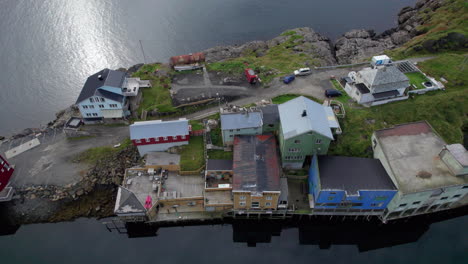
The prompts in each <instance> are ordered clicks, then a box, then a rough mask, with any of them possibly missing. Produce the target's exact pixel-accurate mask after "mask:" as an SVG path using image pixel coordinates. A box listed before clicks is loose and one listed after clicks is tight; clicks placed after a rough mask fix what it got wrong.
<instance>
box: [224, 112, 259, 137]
mask: <svg viewBox="0 0 468 264" xmlns="http://www.w3.org/2000/svg"><path fill="white" fill-rule="evenodd" d="M262 127H263V120H262V112H260V111H250V110H247V111H242V112H228V113H222V114H221V133H222V137H223V144H224V145H232V144H233V142H234V136H236V135H260V134H262Z"/></svg>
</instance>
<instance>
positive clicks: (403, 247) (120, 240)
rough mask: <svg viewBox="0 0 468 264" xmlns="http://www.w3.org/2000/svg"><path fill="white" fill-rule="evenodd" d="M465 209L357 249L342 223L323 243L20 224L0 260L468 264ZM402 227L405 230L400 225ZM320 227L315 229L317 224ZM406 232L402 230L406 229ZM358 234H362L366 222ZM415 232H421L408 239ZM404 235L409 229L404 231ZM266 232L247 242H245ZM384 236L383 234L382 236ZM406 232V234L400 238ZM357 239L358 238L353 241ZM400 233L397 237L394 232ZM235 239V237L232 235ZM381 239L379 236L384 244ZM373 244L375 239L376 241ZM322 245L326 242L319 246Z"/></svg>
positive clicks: (287, 234) (228, 232) (213, 232)
mask: <svg viewBox="0 0 468 264" xmlns="http://www.w3.org/2000/svg"><path fill="white" fill-rule="evenodd" d="M467 223H468V216H465V217H459V218H455V219H451V220H447V221H445V222H441V223H435V224H433V225H432V226H431V227H430V229H429V230H428V231H427V232H425V233H424V232H422V233H421V232H419V228H418V226H417V225H416V226H415V227H413V228H407V229H406V230H399V229H396V230H397V232H399V233H401V234H400V235H399V236H400V237H401V238H400V239H399V240H400V242H399V243H393V244H392V243H391V241H390V240H391V239H395V236H389V234H388V233H379V232H375V234H374V236H375V237H379V236H381V237H382V238H384V239H377V240H381V242H386V240H387V239H388V244H389V246H387V247H383V248H380V249H373V250H368V251H363V252H360V251H359V250H358V247H357V245H356V244H357V243H364V242H367V244H370V245H371V246H372V244H373V242H369V241H360V240H359V238H358V236H356V235H349V233H350V232H352V230H346V229H344V230H341V231H340V232H339V233H338V232H337V235H339V238H348V239H351V240H353V236H354V240H355V241H356V243H343V242H338V243H332V244H331V245H329V246H325V247H327V249H320V247H319V245H317V244H314V243H308V242H307V241H310V240H307V238H304V236H310V237H314V234H310V233H309V234H306V235H304V233H303V231H301V229H298V228H288V229H283V230H281V232H277V233H276V235H279V236H269V235H265V234H262V233H260V234H254V233H250V234H245V232H244V233H243V232H242V230H240V231H239V230H238V229H239V228H233V227H232V226H231V225H222V226H221V225H216V226H193V227H172V228H160V229H159V230H158V231H157V236H155V237H144V238H127V236H126V235H123V234H118V233H117V232H112V233H110V232H108V231H107V230H106V228H104V226H103V224H101V223H99V222H98V221H95V220H88V219H79V220H77V221H75V222H70V223H58V224H41V225H28V226H22V227H21V228H20V229H19V230H18V231H17V233H16V234H15V235H12V236H0V259H1V263H5V264H6V263H8V264H9V263H48V264H54V263H69V264H71V263H114V264H117V263H225V264H229V263H236V264H238V263H256V264H258V263H348V264H353V263H372V264H373V263H389V264H397V263H405V264H406V263H411V264H419V263H424V264H430V263H437V264H442V263H443V264H452V263H460V264H462V263H463V264H466V263H467V261H468V239H467V235H468V233H467V231H466V228H467ZM402 231H404V232H402ZM314 232H317V231H314ZM405 232H406V233H405ZM359 233H360V234H361V235H362V236H364V235H366V230H365V228H364V229H362V230H360V231H359ZM413 233H415V234H416V237H419V238H418V239H419V240H417V242H412V241H411V237H413V235H412V234H413ZM405 234H406V235H405ZM245 237H249V239H253V238H256V239H260V240H261V239H264V237H267V240H269V242H268V243H257V244H256V246H255V247H248V245H247V243H246V242H245V241H243V239H244V238H245ZM387 237H388V238H387ZM406 237H408V238H407V239H408V240H407V241H406V240H405V239H406ZM356 238H357V240H356ZM396 238H398V237H396ZM236 241H237V242H236ZM381 242H380V243H381ZM374 243H375V242H374ZM322 247H323V246H322Z"/></svg>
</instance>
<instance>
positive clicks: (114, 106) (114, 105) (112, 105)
mask: <svg viewBox="0 0 468 264" xmlns="http://www.w3.org/2000/svg"><path fill="white" fill-rule="evenodd" d="M109 106H110V107H113V108H117V104H109Z"/></svg>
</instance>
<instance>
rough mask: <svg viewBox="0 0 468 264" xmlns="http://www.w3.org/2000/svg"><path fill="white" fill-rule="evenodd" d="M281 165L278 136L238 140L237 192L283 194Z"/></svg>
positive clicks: (236, 160)
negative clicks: (278, 192)
mask: <svg viewBox="0 0 468 264" xmlns="http://www.w3.org/2000/svg"><path fill="white" fill-rule="evenodd" d="M279 164H280V161H279V155H278V150H277V148H276V139H275V136H274V135H272V134H269V135H257V136H236V137H234V160H233V170H234V176H233V191H251V192H256V193H261V192H264V191H280V165H279Z"/></svg>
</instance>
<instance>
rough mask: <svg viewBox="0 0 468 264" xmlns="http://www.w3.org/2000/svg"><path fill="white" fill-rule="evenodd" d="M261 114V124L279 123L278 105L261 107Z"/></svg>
mask: <svg viewBox="0 0 468 264" xmlns="http://www.w3.org/2000/svg"><path fill="white" fill-rule="evenodd" d="M260 110H261V111H262V113H263V124H276V123H279V122H280V118H279V111H278V105H276V104H271V105H266V106H264V107H261V108H260Z"/></svg>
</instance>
